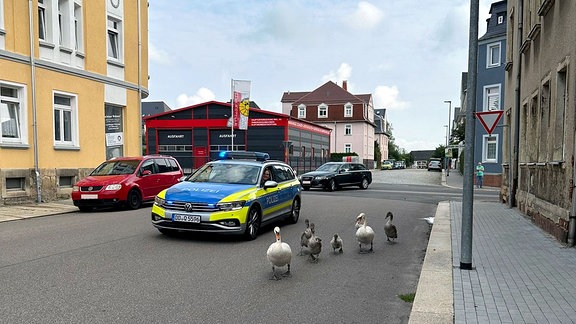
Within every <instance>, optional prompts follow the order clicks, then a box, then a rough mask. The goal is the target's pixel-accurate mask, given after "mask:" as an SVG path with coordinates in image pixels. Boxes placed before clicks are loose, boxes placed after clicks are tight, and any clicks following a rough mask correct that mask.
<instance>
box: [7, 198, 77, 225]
mask: <svg viewBox="0 0 576 324" xmlns="http://www.w3.org/2000/svg"><path fill="white" fill-rule="evenodd" d="M76 211H78V207H76V206H74V204H73V203H72V199H67V200H60V201H56V202H51V203H40V204H34V203H33V204H27V205H10V206H0V222H6V221H13V220H18V219H25V218H32V217H41V216H50V215H58V214H65V213H72V212H76Z"/></svg>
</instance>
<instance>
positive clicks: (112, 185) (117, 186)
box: [104, 183, 122, 191]
mask: <svg viewBox="0 0 576 324" xmlns="http://www.w3.org/2000/svg"><path fill="white" fill-rule="evenodd" d="M120 189H122V185H121V184H119V183H116V184H111V185H107V186H106V189H104V190H110V191H114V190H120Z"/></svg>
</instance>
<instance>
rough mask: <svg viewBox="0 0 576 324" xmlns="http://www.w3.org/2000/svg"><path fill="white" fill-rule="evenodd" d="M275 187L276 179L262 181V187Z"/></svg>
mask: <svg viewBox="0 0 576 324" xmlns="http://www.w3.org/2000/svg"><path fill="white" fill-rule="evenodd" d="M275 187H278V182H276V181H272V180H268V181H266V182H265V183H264V189H268V188H275Z"/></svg>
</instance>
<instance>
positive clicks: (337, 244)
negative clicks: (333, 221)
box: [330, 234, 344, 253]
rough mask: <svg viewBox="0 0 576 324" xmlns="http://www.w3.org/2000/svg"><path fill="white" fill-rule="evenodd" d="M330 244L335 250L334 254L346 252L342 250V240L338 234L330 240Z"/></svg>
mask: <svg viewBox="0 0 576 324" xmlns="http://www.w3.org/2000/svg"><path fill="white" fill-rule="evenodd" d="M330 244H331V245H332V249H334V253H336V251H338V252H339V253H342V252H344V251H343V250H342V238H341V237H340V236H338V234H334V236H333V237H332V239H331V240H330Z"/></svg>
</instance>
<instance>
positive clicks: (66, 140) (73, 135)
mask: <svg viewBox="0 0 576 324" xmlns="http://www.w3.org/2000/svg"><path fill="white" fill-rule="evenodd" d="M76 105H77V100H76V96H72V95H68V94H61V93H55V94H54V145H55V146H62V147H77V146H78V114H77V107H76Z"/></svg>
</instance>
